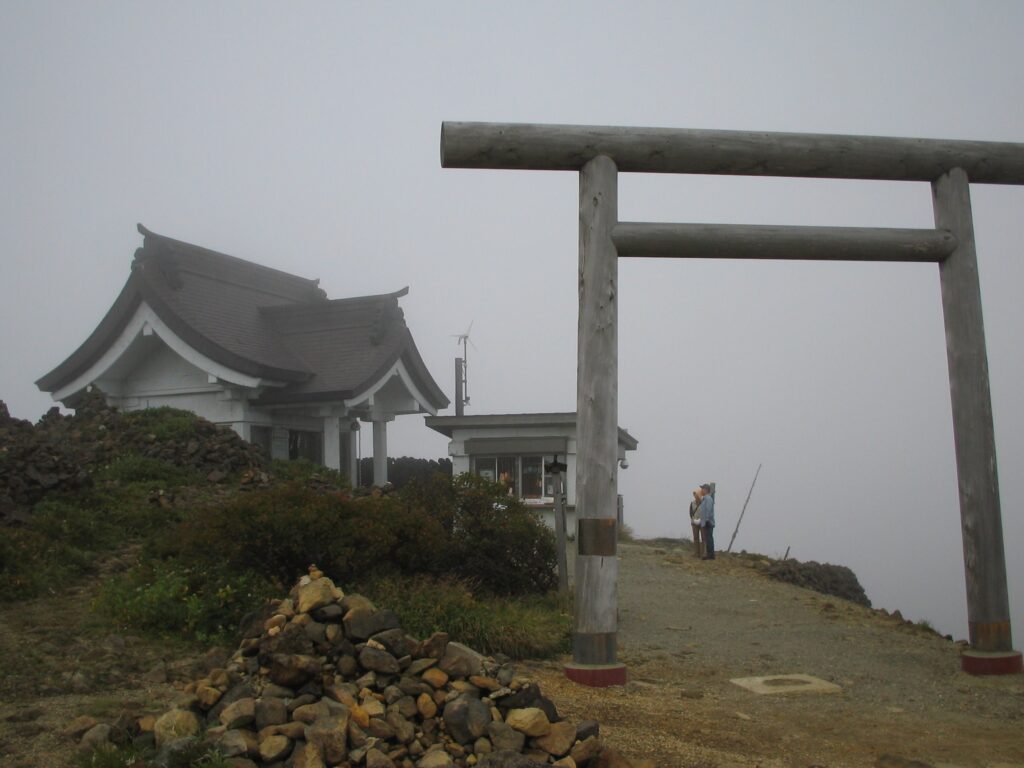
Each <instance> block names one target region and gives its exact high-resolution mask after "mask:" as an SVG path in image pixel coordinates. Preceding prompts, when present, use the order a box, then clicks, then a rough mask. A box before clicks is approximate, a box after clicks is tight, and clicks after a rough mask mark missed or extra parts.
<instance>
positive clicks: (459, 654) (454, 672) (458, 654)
mask: <svg viewBox="0 0 1024 768" xmlns="http://www.w3.org/2000/svg"><path fill="white" fill-rule="evenodd" d="M438 666H439V667H440V668H441V669H442V670H443V671H444V672H446V673H447V674H448V675H449V676H451V677H470V676H472V675H480V674H482V673H483V669H484V657H483V656H481V655H480V654H479V653H477V652H476V651H474V650H473V649H472V648H469V647H468V646H465V645H463V644H462V643H453V642H450V643H448V645H447V646H446V647H445V651H444V656H442V657H441V661H440V662H438Z"/></svg>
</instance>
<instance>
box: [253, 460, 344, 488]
mask: <svg viewBox="0 0 1024 768" xmlns="http://www.w3.org/2000/svg"><path fill="white" fill-rule="evenodd" d="M270 474H271V475H273V477H274V479H275V480H277V481H279V482H282V483H289V482H293V483H308V482H309V481H310V480H320V481H322V482H324V483H327V484H329V485H332V486H335V487H337V488H342V489H347V488H350V487H351V484H350V483H349V481H348V480H347V479H346V478H345V476H344V475H342V474H341V473H340V472H338V471H337V470H334V469H328V468H327V467H324V466H321V465H320V464H314V463H313V462H311V461H310V460H309V459H274V460H273V461H272V462H271V463H270Z"/></svg>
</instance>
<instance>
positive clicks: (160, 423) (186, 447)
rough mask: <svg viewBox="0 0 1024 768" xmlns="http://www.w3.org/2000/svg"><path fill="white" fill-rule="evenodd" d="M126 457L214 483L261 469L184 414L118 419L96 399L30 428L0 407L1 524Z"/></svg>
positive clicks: (222, 432)
mask: <svg viewBox="0 0 1024 768" xmlns="http://www.w3.org/2000/svg"><path fill="white" fill-rule="evenodd" d="M128 454H132V455H137V456H142V457H145V458H151V459H160V460H161V461H165V462H168V463H169V464H172V465H174V466H177V467H181V468H184V469H190V470H195V471H196V472H198V473H200V474H201V475H202V476H203V477H207V478H208V479H210V480H213V481H216V480H218V479H221V478H223V477H225V476H226V475H227V474H230V473H232V472H236V471H239V470H244V469H260V468H262V467H263V466H264V465H265V463H266V457H265V456H264V455H263V453H262V452H261V451H260V449H259V448H257V447H256V446H254V445H252V444H250V443H247V442H245V441H244V440H242V439H241V438H240V437H238V435H237V434H235V433H234V432H233V431H232V430H230V429H226V428H224V427H219V426H217V425H216V424H212V423H210V422H209V421H206V420H205V419H202V418H199V417H197V416H194V415H192V414H190V413H187V412H185V411H174V410H171V409H168V408H158V409H154V410H151V411H138V412H133V413H121V412H119V411H117V410H116V409H114V408H111V407H109V406H108V405H107V404H106V402H105V401H104V399H103V396H102V395H101V394H100V393H99V392H93V393H92V394H90V395H88V396H86V399H85V400H84V401H83V402H82V403H81V404H80V405H79V407H78V409H77V410H76V412H75V414H74V415H62V414H61V413H60V411H59V410H58V409H57V408H52V409H50V411H49V412H47V413H46V414H45V415H44V416H43V417H42V418H41V419H40V420H39V422H38V423H37V424H35V425H33V424H31V423H30V422H28V421H25V420H23V419H16V418H12V417H11V415H10V413H9V411H8V409H7V406H6V405H5V404H4V403H3V402H2V401H0V523H2V522H8V523H10V522H17V521H18V520H19V519H23V518H24V517H25V516H26V515H27V514H28V510H29V509H30V508H31V506H32V505H33V504H35V503H37V502H38V501H39V500H40V499H42V498H43V497H44V496H45V495H46V494H47V493H48V492H50V491H55V490H57V491H75V490H78V489H80V488H83V487H86V486H88V485H89V484H90V483H91V482H92V476H93V474H94V472H95V471H96V469H97V468H99V467H102V466H103V465H104V464H106V463H108V462H110V461H112V460H113V459H115V458H117V457H119V456H124V455H128Z"/></svg>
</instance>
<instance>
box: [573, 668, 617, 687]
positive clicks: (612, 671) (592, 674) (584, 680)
mask: <svg viewBox="0 0 1024 768" xmlns="http://www.w3.org/2000/svg"><path fill="white" fill-rule="evenodd" d="M565 676H566V677H567V678H569V679H570V680H572V681H573V682H574V683H579V684H580V685H589V686H590V687H591V688H607V687H608V686H609V685H625V684H626V681H627V679H628V675H627V674H626V665H625V664H577V663H576V662H572V663H569V664H566V665H565Z"/></svg>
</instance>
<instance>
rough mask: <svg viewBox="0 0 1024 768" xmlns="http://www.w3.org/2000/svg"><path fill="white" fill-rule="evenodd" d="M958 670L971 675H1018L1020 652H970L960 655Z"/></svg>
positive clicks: (1020, 670) (1021, 668)
mask: <svg viewBox="0 0 1024 768" xmlns="http://www.w3.org/2000/svg"><path fill="white" fill-rule="evenodd" d="M960 668H961V669H963V671H964V672H967V673H968V674H971V675H1019V674H1020V673H1021V672H1022V671H1024V667H1022V662H1021V653H1020V651H971V650H967V651H964V652H963V653H961V654H960Z"/></svg>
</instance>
